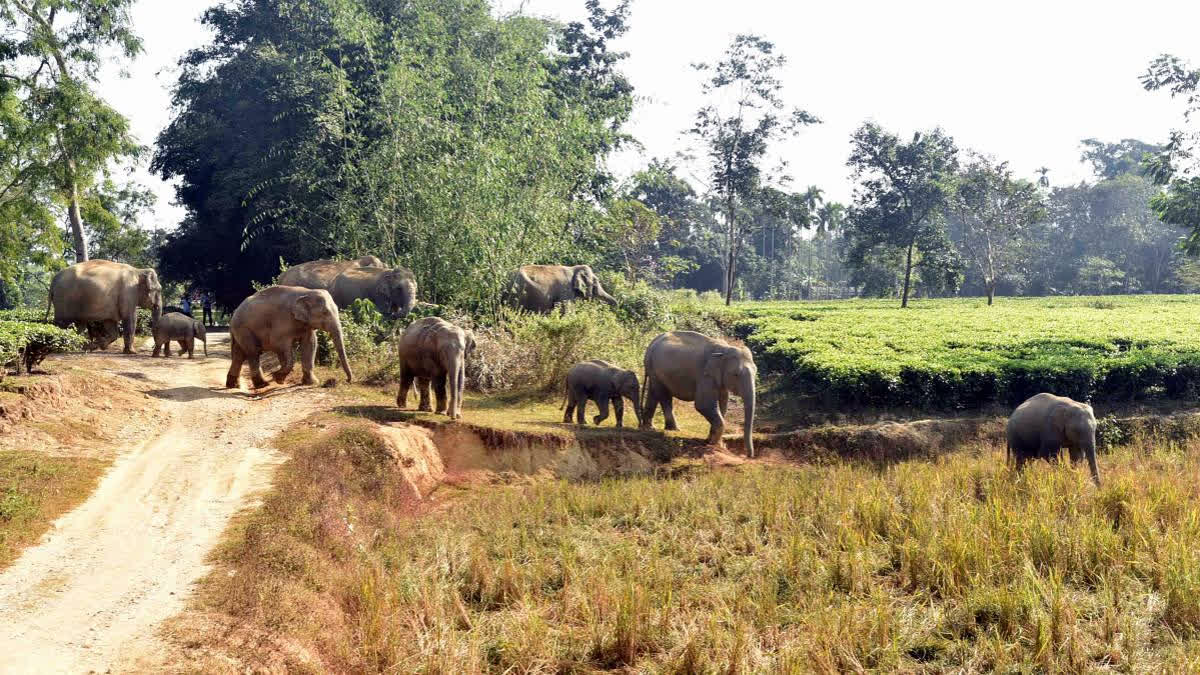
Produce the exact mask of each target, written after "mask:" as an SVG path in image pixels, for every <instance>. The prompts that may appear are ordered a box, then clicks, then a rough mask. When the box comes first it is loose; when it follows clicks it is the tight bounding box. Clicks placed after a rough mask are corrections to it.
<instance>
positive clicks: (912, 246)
mask: <svg viewBox="0 0 1200 675" xmlns="http://www.w3.org/2000/svg"><path fill="white" fill-rule="evenodd" d="M851 148H852V149H851V152H850V159H849V160H847V166H849V167H850V169H851V171H852V173H853V176H854V178H855V179H856V180H857V181H858V183H859V184H858V186H857V188H856V189H855V193H854V204H853V206H851V208H850V216H849V220H850V223H851V226H852V228H853V238H854V247H853V249H852V251H851V256H850V258H851V262H852V263H853V262H854V261H855V260H859V261H861V260H863V254H865V253H867V252H869V251H871V250H872V249H875V248H877V247H880V246H882V247H893V248H898V249H900V250H902V252H903V254H904V263H903V265H904V287H903V291H902V293H901V300H900V306H901V307H907V306H908V294H909V290H910V289H911V287H912V270H913V265H914V262H916V260H915V259H914V254H916V253H917V252H918V251H919V250H920V249H924V250H926V251H929V252H935V251H938V252H940V251H944V250H946V249H947V248H948V247H947V246H946V233H945V227H944V224H943V218H942V216H943V215H944V212H945V209H946V205H947V200H948V198H949V196H950V194H951V192H952V190H953V177H954V172H955V171H956V170H957V168H958V149H957V148H956V147H955V145H954V139H953V138H951V137H950V136H948V135H946V134H945V133H944V132H943V131H942V130H941V129H934V130H933V131H931V132H926V133H921V132H917V133H915V134H913V137H912V140H911V141H910V142H908V143H905V142H903V141H902V140H901V139H900V137H899V136H897V135H896V134H893V133H890V132H887V131H884V130H883V129H882V128H881V127H880V126H879V125H878V124H875V123H874V122H868V123H866V124H863V125H862V126H861V127H859V129H858V130H857V131H855V132H854V135H853V137H852V138H851ZM943 258H944V259H945V260H946V261H947V262H949V261H950V260H951V256H938V257H936V258H934V259H938V260H941V259H943ZM931 260H932V259H931Z"/></svg>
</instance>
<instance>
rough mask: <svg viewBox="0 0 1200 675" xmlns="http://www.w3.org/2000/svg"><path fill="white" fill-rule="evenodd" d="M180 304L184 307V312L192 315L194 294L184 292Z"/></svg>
mask: <svg viewBox="0 0 1200 675" xmlns="http://www.w3.org/2000/svg"><path fill="white" fill-rule="evenodd" d="M179 306H180V307H181V308H182V309H183V313H184V314H187V315H188V316H191V315H192V296H191V294H190V293H184V294H183V300H181V301H180V302H179Z"/></svg>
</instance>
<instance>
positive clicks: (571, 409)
mask: <svg viewBox="0 0 1200 675" xmlns="http://www.w3.org/2000/svg"><path fill="white" fill-rule="evenodd" d="M574 415H575V392H573V391H571V390H570V389H568V390H567V410H566V412H564V413H563V424H570V423H571V418H572V417H573V416H574Z"/></svg>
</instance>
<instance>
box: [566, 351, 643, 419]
mask: <svg viewBox="0 0 1200 675" xmlns="http://www.w3.org/2000/svg"><path fill="white" fill-rule="evenodd" d="M639 391H640V388H639V387H638V376H637V373H635V372H633V371H632V370H626V369H624V368H621V367H620V366H617V365H614V364H612V363H609V362H608V361H602V360H600V359H594V360H592V361H584V362H583V363H576V364H575V365H573V366H571V369H570V370H568V371H567V377H566V391H565V392H564V394H565V399H566V400H565V403H566V412H565V413H563V424H570V423H571V416H572V415H574V416H575V419H576V421H577V422H578V424H580V425H582V424H583V423H584V421H583V420H584V411H585V410H586V408H587V403H588V401H595V403H596V407H597V408H599V409H600V410H599V414H597V415H596V416H595V417H593V418H592V424H600V423H601V422H603V421H604V420H606V419H608V405H609V403H610V402H611V403H612V406H613V410H614V412H615V413H616V418H617V426H618V427H621V426H624V422H623V418H624V416H625V400H624V399H629V401H630V403H632V404H633V414H634V417H636V418H637V419H638V421H639V422H640V421H641V411H640V410H638V406H639V405H640V404H641V398H639V396H638V392H639Z"/></svg>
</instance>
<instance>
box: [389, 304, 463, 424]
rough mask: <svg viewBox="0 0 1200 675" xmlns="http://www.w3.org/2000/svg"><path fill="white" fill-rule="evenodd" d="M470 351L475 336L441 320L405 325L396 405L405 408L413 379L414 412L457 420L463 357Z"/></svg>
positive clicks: (459, 413) (434, 317) (427, 320)
mask: <svg viewBox="0 0 1200 675" xmlns="http://www.w3.org/2000/svg"><path fill="white" fill-rule="evenodd" d="M474 349H475V336H474V335H472V334H471V331H469V330H463V329H462V328H459V327H458V326H455V325H454V324H452V323H450V322H449V321H446V320H444V319H440V318H438V317H436V316H430V317H426V318H424V319H418V320H416V321H414V322H412V323H411V324H409V326H408V328H406V329H405V330H404V334H403V335H401V336H400V348H399V352H400V390H399V391H398V392H397V393H396V405H397V406H399V407H400V409H402V410H403V409H404V408H406V407H407V406H408V391H409V389H411V388H412V384H413V380H416V381H417V392H418V394H419V395H420V398H421V401H420V403H419V404H418V407H417V409H418V410H424V411H428V412H439V413H441V412H444V413H446V414H447V415H449V416H450V419H455V420H456V419H459V418H461V417H462V396H463V387H464V386H465V384H466V363H467V354H469V353H471V352H472V351H473V350H474ZM431 381H432V382H433V391H434V394H435V395H436V396H437V408H436V410H435V409H434V408H431V407H430V405H429V383H430V382H431ZM447 381H448V382H449V384H450V392H449V393H450V397H449V401H447V399H446V384H447Z"/></svg>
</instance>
